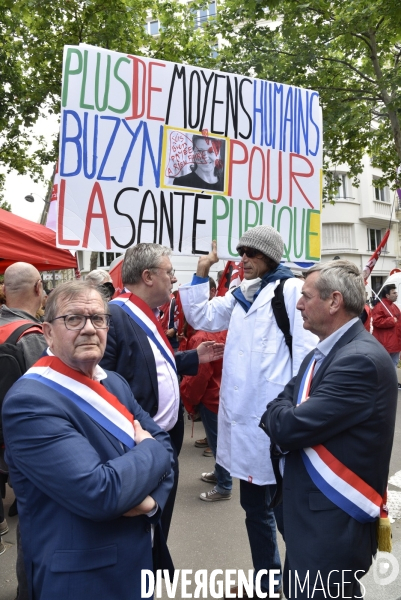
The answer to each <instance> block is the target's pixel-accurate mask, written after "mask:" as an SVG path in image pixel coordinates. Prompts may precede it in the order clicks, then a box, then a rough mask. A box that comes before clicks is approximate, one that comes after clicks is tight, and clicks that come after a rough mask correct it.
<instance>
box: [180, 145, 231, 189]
mask: <svg viewBox="0 0 401 600" xmlns="http://www.w3.org/2000/svg"><path fill="white" fill-rule="evenodd" d="M225 143H226V142H225V140H221V139H217V138H211V137H209V136H204V135H197V134H195V135H193V136H192V146H193V162H192V163H191V164H190V165H189V169H190V171H189V173H187V174H185V175H181V176H180V177H175V178H174V181H173V185H177V186H180V187H186V188H188V187H190V188H196V189H198V190H215V191H216V192H222V191H224V155H225ZM181 172H182V171H181Z"/></svg>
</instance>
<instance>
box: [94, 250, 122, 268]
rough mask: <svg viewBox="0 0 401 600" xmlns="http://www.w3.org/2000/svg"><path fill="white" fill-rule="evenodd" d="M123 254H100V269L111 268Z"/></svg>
mask: <svg viewBox="0 0 401 600" xmlns="http://www.w3.org/2000/svg"><path fill="white" fill-rule="evenodd" d="M121 254H122V252H98V259H97V261H98V265H97V266H98V267H99V268H102V267H109V266H110V265H111V263H112V262H113V260H114V259H115V258H117V256H121Z"/></svg>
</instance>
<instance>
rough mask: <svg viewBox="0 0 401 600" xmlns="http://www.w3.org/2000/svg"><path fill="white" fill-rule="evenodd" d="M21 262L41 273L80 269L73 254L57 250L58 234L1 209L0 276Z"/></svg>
mask: <svg viewBox="0 0 401 600" xmlns="http://www.w3.org/2000/svg"><path fill="white" fill-rule="evenodd" d="M18 261H22V262H27V263H30V264H31V265H34V266H35V267H36V268H37V269H38V271H56V270H58V269H75V268H76V267H77V260H76V258H75V256H73V255H72V254H71V252H70V251H69V250H62V249H60V248H56V233H55V231H52V230H51V229H48V228H47V227H45V226H44V225H38V224H37V223H33V221H28V219H23V218H22V217H17V216H16V215H13V214H12V213H10V212H8V211H6V210H3V209H1V208H0V273H4V271H5V270H6V269H7V267H9V266H10V265H11V264H13V263H15V262H18Z"/></svg>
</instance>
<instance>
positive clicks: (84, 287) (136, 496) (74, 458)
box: [3, 281, 173, 600]
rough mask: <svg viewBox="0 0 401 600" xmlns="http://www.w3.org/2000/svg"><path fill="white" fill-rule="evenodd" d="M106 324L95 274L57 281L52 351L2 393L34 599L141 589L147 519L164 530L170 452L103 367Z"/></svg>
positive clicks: (81, 598) (49, 329)
mask: <svg viewBox="0 0 401 600" xmlns="http://www.w3.org/2000/svg"><path fill="white" fill-rule="evenodd" d="M108 323H109V314H108V305H107V302H105V300H104V299H103V298H102V297H101V295H100V293H99V292H98V291H97V290H96V289H95V288H93V287H92V286H91V284H90V283H86V282H83V281H79V282H77V281H76V282H70V283H66V284H64V285H61V286H59V287H57V288H56V290H55V291H54V292H53V293H52V295H51V296H50V298H49V300H48V302H47V305H46V315H45V322H44V323H43V330H44V335H45V337H46V340H47V343H48V345H49V349H48V350H47V355H46V356H43V357H42V358H40V359H39V360H38V361H37V362H36V363H35V364H34V365H33V366H32V367H31V368H30V369H29V370H28V371H27V372H26V374H25V375H24V376H23V377H21V379H19V381H18V382H17V383H16V384H14V386H13V387H12V388H11V390H10V391H9V392H8V394H7V396H6V398H5V401H4V407H3V424H4V434H5V441H6V459H7V463H8V465H9V469H10V476H11V480H12V483H13V486H14V489H15V491H16V495H17V497H18V510H19V517H20V525H21V538H22V546H23V550H24V559H25V566H26V574H27V578H28V585H29V590H30V597H31V598H35V600H47V599H50V598H57V599H58V600H87V599H88V598H118V599H119V600H139V599H140V598H141V597H142V595H141V570H142V569H152V568H153V566H154V565H153V559H152V539H153V535H152V529H153V534H154V536H159V528H160V526H159V520H160V513H161V510H162V509H163V507H164V504H165V502H166V500H167V498H168V495H169V492H170V490H171V487H172V483H173V473H172V461H173V453H172V449H171V445H170V440H169V437H168V435H167V434H166V433H165V432H164V431H162V430H161V429H160V428H159V427H158V426H157V425H156V424H155V423H154V422H153V420H152V419H151V418H150V417H149V415H148V414H147V413H146V412H145V411H144V410H142V408H141V407H140V406H139V404H138V403H137V402H136V401H135V398H134V397H133V395H132V392H131V390H130V388H129V386H128V385H127V383H126V382H125V381H124V380H123V378H122V377H120V376H119V375H117V374H116V373H111V372H107V371H104V370H103V369H101V368H100V367H99V366H98V363H99V361H100V359H101V357H102V356H103V352H104V348H105V346H106V337H107V329H108ZM165 552H166V553H167V552H168V551H167V548H165ZM165 556H166V554H165ZM160 566H161V565H160ZM165 566H167V565H166V564H165ZM168 566H169V568H170V567H171V566H172V565H171V561H170V564H169V565H168Z"/></svg>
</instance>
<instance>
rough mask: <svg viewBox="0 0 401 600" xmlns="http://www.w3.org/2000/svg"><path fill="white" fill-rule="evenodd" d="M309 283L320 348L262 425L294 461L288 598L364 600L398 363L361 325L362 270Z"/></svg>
mask: <svg viewBox="0 0 401 600" xmlns="http://www.w3.org/2000/svg"><path fill="white" fill-rule="evenodd" d="M304 276H305V277H306V280H305V284H304V286H303V288H302V297H301V298H300V300H298V304H297V308H298V309H299V310H300V311H301V314H302V318H303V321H304V328H305V329H308V330H310V331H312V333H315V334H316V335H317V336H318V337H319V340H320V342H319V344H318V345H317V347H316V349H315V350H314V352H311V353H310V354H309V355H308V356H306V358H305V360H304V361H303V363H302V365H301V367H300V369H299V372H298V375H297V376H296V377H295V378H294V379H292V380H291V381H290V383H289V384H288V385H287V386H286V387H285V388H284V390H283V392H282V393H281V394H280V395H279V396H278V398H277V399H276V400H273V402H271V403H270V404H269V405H268V406H267V410H266V412H265V414H264V415H263V417H262V420H261V427H262V428H263V429H265V431H266V433H267V434H268V435H269V436H270V439H271V441H272V443H273V444H275V445H276V450H278V449H279V450H281V451H282V452H283V453H285V454H284V456H283V459H282V464H281V467H282V468H284V477H283V513H284V535H285V543H286V559H285V566H284V575H283V583H284V592H285V596H286V598H314V599H316V600H319V599H321V598H338V597H341V598H362V597H363V593H361V589H360V587H361V586H360V584H359V580H360V579H361V578H362V577H363V575H364V574H365V573H366V572H367V571H368V570H369V568H370V565H371V564H372V556H374V555H375V554H376V551H377V539H376V526H377V521H378V519H379V517H380V516H381V517H385V515H386V511H385V506H384V504H385V492H386V487H387V478H388V471H389V464H390V456H391V448H392V444H393V436H394V426H395V414H396V407H397V395H398V392H397V379H396V375H395V372H394V366H393V363H392V361H391V359H390V356H389V355H388V353H387V352H386V350H384V348H383V347H382V346H381V344H379V343H378V342H377V340H375V339H374V337H373V336H372V335H370V334H369V333H368V332H367V331H366V330H365V328H364V326H363V325H362V322H361V320H360V319H359V315H360V314H361V312H362V309H363V307H364V304H365V286H364V282H363V278H362V275H361V274H360V273H359V271H358V269H357V267H356V266H355V265H354V264H352V263H350V262H348V261H342V260H341V261H340V260H337V261H332V262H329V263H323V264H318V265H315V266H314V267H312V268H311V269H309V270H308V271H304ZM284 461H285V462H284ZM283 463H284V464H283Z"/></svg>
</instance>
